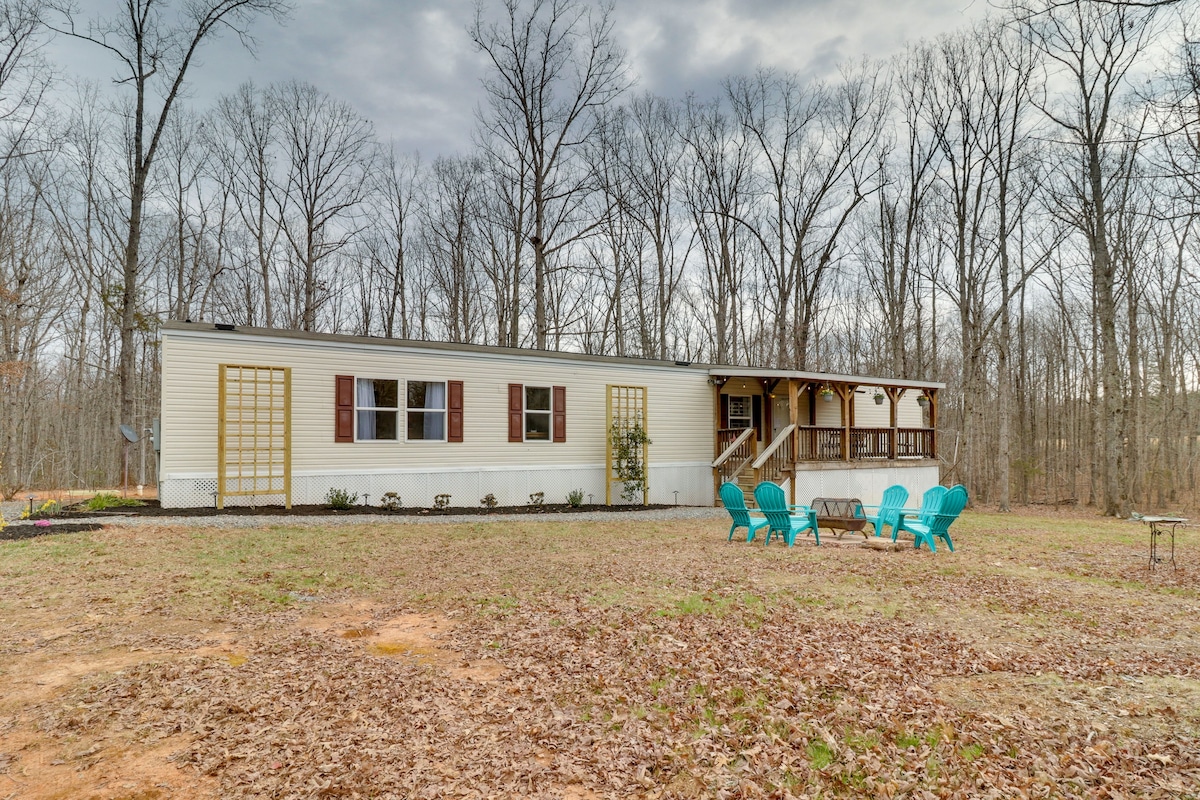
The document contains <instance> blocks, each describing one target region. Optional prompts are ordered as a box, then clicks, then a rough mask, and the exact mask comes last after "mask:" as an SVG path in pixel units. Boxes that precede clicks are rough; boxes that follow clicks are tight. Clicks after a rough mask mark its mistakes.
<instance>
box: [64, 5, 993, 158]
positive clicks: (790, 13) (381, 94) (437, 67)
mask: <svg viewBox="0 0 1200 800" xmlns="http://www.w3.org/2000/svg"><path fill="white" fill-rule="evenodd" d="M79 5H80V6H81V8H82V9H83V12H84V14H85V15H86V14H88V13H97V12H100V13H111V12H110V11H109V9H115V8H116V7H118V6H119V5H120V2H119V0H80V2H79ZM487 5H490V6H492V7H493V8H495V7H498V6H499V3H498V2H497V1H496V0H491V2H489V3H487ZM987 11H988V5H987V2H986V0H616V5H615V21H616V37H617V40H618V41H619V43H620V44H621V46H622V47H623V48H624V49H625V50H626V52H627V54H628V58H629V62H630V65H631V66H632V69H633V73H634V75H635V76H636V78H637V89H638V90H649V91H652V92H655V93H658V94H662V95H666V96H669V97H682V96H683V95H684V94H686V93H687V92H689V91H691V92H695V93H696V94H697V95H699V96H704V97H707V96H712V95H713V94H715V93H716V91H717V88H718V86H719V83H720V81H721V79H722V78H724V77H725V76H727V75H731V74H738V73H747V72H750V71H753V70H754V68H755V67H756V66H759V65H762V66H769V67H775V68H778V69H782V70H795V71H797V72H799V73H801V74H802V75H805V76H816V77H825V76H829V75H831V74H834V73H835V72H836V69H837V66H838V64H840V63H844V62H846V61H848V60H853V59H857V58H860V57H862V56H863V55H869V56H872V57H875V58H886V57H887V56H890V55H892V54H894V53H896V52H899V51H900V50H902V49H903V48H904V45H905V43H906V42H908V41H910V40H917V39H920V38H922V37H932V36H936V35H938V34H940V33H944V32H947V31H951V30H954V29H955V28H958V27H960V26H962V25H965V24H968V23H970V22H971V21H973V20H975V19H979V18H982V17H983V16H984V15H985V14H986V13H987ZM473 14H474V0H438V1H437V2H434V1H433V0H296V10H295V13H294V14H293V15H292V18H291V19H290V20H289V21H288V22H287V23H286V24H285V25H283V26H277V25H275V24H274V23H269V22H264V23H261V24H259V25H257V26H256V27H255V29H254V35H255V36H256V38H257V39H258V41H259V45H258V53H257V57H255V56H251V55H250V54H248V53H246V52H245V51H244V50H243V49H242V48H241V47H240V45H239V44H238V43H237V41H236V39H234V38H232V37H226V38H224V39H220V40H217V41H214V42H210V43H209V44H208V45H207V46H206V48H205V49H204V50H203V51H202V54H201V63H200V64H199V65H198V66H199V68H198V69H194V70H193V73H192V78H193V79H192V85H193V90H192V97H191V100H190V102H192V103H194V104H195V105H197V106H201V107H206V106H207V105H208V104H209V103H211V102H212V100H213V99H215V98H216V97H217V96H218V95H220V94H223V93H226V92H230V91H232V90H234V89H235V88H236V87H237V86H238V85H239V84H241V83H242V82H244V81H246V80H249V79H253V80H254V81H255V82H256V83H259V84H264V85H265V84H268V83H271V82H273V81H279V80H287V79H291V78H295V79H298V80H301V81H307V82H309V83H312V84H314V85H315V86H317V87H319V88H321V89H323V90H325V91H327V92H329V93H330V94H332V95H334V96H336V97H339V98H341V99H344V100H346V101H347V102H349V103H350V104H351V105H353V106H354V107H355V108H357V109H358V110H359V112H360V113H362V114H363V115H364V116H366V117H367V118H368V119H370V120H372V121H373V122H374V123H375V126H376V129H377V131H378V133H379V136H380V137H381V138H383V139H394V140H395V141H396V142H397V144H398V146H399V148H400V149H401V150H402V151H405V152H411V151H419V152H420V153H421V154H422V155H423V156H424V157H426V158H429V157H433V156H437V155H441V154H447V155H449V154H452V153H454V152H461V151H464V150H466V149H468V148H469V147H470V137H471V128H472V126H473V124H474V113H475V108H476V107H477V106H478V105H479V102H480V99H481V89H480V79H481V77H482V76H483V75H484V73H485V71H486V64H485V63H484V61H483V59H482V57H481V56H480V55H479V54H477V53H476V52H475V51H474V48H473V47H472V45H471V42H470V40H469V39H468V37H467V33H466V26H467V24H468V23H469V22H470V20H471V18H472V16H473ZM47 55H48V56H49V57H50V59H51V60H52V61H54V62H55V63H56V64H57V65H58V67H59V69H60V71H62V72H63V73H64V74H65V76H66V77H72V76H80V75H86V76H90V77H92V78H94V79H97V80H103V79H105V78H110V77H111V76H115V75H116V68H115V64H114V63H113V61H112V60H111V59H109V58H107V57H106V56H105V54H104V53H103V52H102V51H101V50H100V49H99V48H97V47H95V46H92V45H88V44H86V43H83V42H77V41H72V40H69V39H65V38H60V39H58V40H56V41H54V42H52V43H51V44H50V46H49V49H48V53H47ZM102 85H103V86H106V87H107V86H112V84H111V83H108V82H107V81H105V82H104V83H102Z"/></svg>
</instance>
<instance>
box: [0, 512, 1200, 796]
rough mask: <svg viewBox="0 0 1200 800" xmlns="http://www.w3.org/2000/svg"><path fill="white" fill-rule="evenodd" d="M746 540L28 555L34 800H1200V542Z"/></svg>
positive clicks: (537, 528) (1004, 520) (993, 518)
mask: <svg viewBox="0 0 1200 800" xmlns="http://www.w3.org/2000/svg"><path fill="white" fill-rule="evenodd" d="M726 530H727V528H726V526H725V524H723V523H721V522H719V521H702V522H671V523H649V522H630V521H621V520H618V521H616V522H613V523H588V522H571V521H569V520H567V521H557V520H556V521H550V522H519V523H507V522H506V523H486V522H481V523H476V524H469V525H455V526H449V525H447V526H434V525H420V526H416V525H414V526H405V525H395V526H392V525H389V526H364V527H357V528H336V529H320V528H301V527H296V528H287V527H281V528H275V529H271V530H268V531H263V530H220V529H198V528H170V527H163V528H158V529H147V528H135V529H122V528H110V529H106V530H104V531H99V532H95V533H91V534H74V535H64V536H57V537H46V538H42V539H36V540H28V541H22V542H3V543H0V652H2V653H3V660H2V663H3V673H2V674H0V680H2V681H3V682H4V685H5V687H6V688H5V692H4V695H3V700H2V701H0V798H5V797H21V798H25V797H30V798H33V797H39V798H43V797H44V798H49V797H94V798H105V799H106V800H108V799H111V798H147V799H148V798H155V797H193V796H194V797H205V796H207V797H280V798H283V797H380V798H383V797H396V798H401V797H404V798H408V797H458V796H463V797H490V796H499V797H507V796H522V797H566V798H594V797H614V798H615V797H630V796H638V797H663V798H666V797H747V798H749V797H812V798H816V797H998V798H999V797H1002V798H1010V797H1021V796H1029V797H1081V798H1082V797H1088V798H1091V797H1114V798H1115V797H1129V796H1140V797H1164V798H1165V797H1170V798H1184V797H1198V796H1200V794H1197V790H1196V788H1195V787H1197V786H1200V672H1198V669H1200V622H1198V620H1200V596H1198V592H1197V588H1198V580H1197V576H1198V575H1200V570H1198V569H1197V566H1196V565H1197V564H1200V537H1198V536H1197V534H1196V533H1195V532H1193V531H1191V530H1189V531H1185V532H1182V533H1181V534H1180V541H1179V556H1180V568H1179V569H1178V570H1176V571H1172V570H1170V569H1169V567H1168V568H1166V569H1163V568H1160V569H1158V570H1157V571H1156V572H1153V573H1151V572H1150V571H1148V570H1147V564H1146V557H1147V553H1148V544H1147V534H1146V530H1145V529H1144V528H1142V527H1140V526H1136V525H1133V524H1130V523H1127V522H1114V521H1107V520H1099V519H1096V518H1092V517H1087V516H1083V515H1079V514H1075V515H1073V516H1067V515H1062V516H1053V517H1047V516H1040V517H1039V516H1032V515H1024V514H1017V515H994V514H983V513H973V514H972V513H968V514H967V515H965V516H964V518H963V519H962V520H961V521H960V522H959V523H958V525H957V526H956V529H955V542H956V545H957V547H958V552H957V553H954V554H951V553H947V552H938V553H937V554H936V555H934V554H930V553H928V552H915V551H913V550H912V549H911V548H904V549H902V550H900V551H899V552H880V551H873V550H868V549H863V548H859V547H844V546H843V547H838V546H824V547H821V548H820V549H817V548H814V547H812V545H811V543H804V544H800V545H797V547H796V548H794V549H792V550H788V549H787V548H784V547H782V546H778V545H772V547H771V548H769V549H764V548H763V547H761V546H759V545H754V544H746V543H732V544H731V543H726V541H725V532H726ZM6 784H7V785H6ZM1189 792H1190V793H1191V794H1189Z"/></svg>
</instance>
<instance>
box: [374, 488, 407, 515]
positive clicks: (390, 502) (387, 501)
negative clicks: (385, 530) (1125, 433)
mask: <svg viewBox="0 0 1200 800" xmlns="http://www.w3.org/2000/svg"><path fill="white" fill-rule="evenodd" d="M379 505H381V506H383V508H384V509H385V510H387V511H399V510H400V507H401V506H403V505H404V504H403V503H401V502H400V495H398V494H396V493H395V492H384V493H383V497H382V498H380V500H379Z"/></svg>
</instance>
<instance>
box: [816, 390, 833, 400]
mask: <svg viewBox="0 0 1200 800" xmlns="http://www.w3.org/2000/svg"><path fill="white" fill-rule="evenodd" d="M817 394H819V395H821V399H822V400H824V401H825V402H826V403H832V402H833V389H830V388H829V387H828V386H822V387H821V388H820V389H818V390H817Z"/></svg>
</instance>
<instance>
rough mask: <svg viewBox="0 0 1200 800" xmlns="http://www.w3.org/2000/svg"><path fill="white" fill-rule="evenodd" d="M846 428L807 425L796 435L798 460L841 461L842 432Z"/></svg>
mask: <svg viewBox="0 0 1200 800" xmlns="http://www.w3.org/2000/svg"><path fill="white" fill-rule="evenodd" d="M845 432H846V429H845V428H818V427H815V426H811V425H805V426H804V427H802V428H800V434H799V436H797V437H796V439H797V443H798V444H797V447H796V460H797V461H841V460H842V434H844V433H845Z"/></svg>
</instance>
